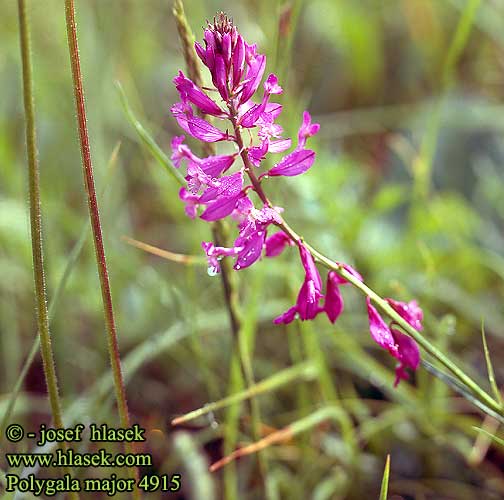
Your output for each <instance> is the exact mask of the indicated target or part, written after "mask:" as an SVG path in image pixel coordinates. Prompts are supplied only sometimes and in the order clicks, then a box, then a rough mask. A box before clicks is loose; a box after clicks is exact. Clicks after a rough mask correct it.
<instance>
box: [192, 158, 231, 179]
mask: <svg viewBox="0 0 504 500" xmlns="http://www.w3.org/2000/svg"><path fill="white" fill-rule="evenodd" d="M235 157H236V156H235V155H218V156H208V157H207V158H203V159H202V160H201V163H200V167H201V170H203V172H205V174H208V175H210V176H211V177H218V176H219V175H221V174H222V173H224V172H225V171H226V170H227V169H228V168H230V167H231V165H232V164H233V162H234V160H235Z"/></svg>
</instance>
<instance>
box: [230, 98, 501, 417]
mask: <svg viewBox="0 0 504 500" xmlns="http://www.w3.org/2000/svg"><path fill="white" fill-rule="evenodd" d="M230 111H231V122H232V124H233V127H234V134H235V137H236V142H237V145H238V148H239V149H240V151H241V157H242V160H243V163H244V166H245V172H247V174H248V176H249V178H250V181H251V183H252V185H253V187H254V190H255V192H256V193H257V195H258V196H259V198H261V200H262V201H263V203H264V204H265V205H267V206H268V207H271V206H272V204H271V202H270V201H269V199H268V197H267V196H266V194H265V192H264V190H263V188H262V185H261V180H260V179H257V177H256V175H255V173H254V170H253V168H254V167H253V165H252V164H251V162H250V160H249V158H248V153H247V151H246V150H245V149H244V147H243V139H242V137H241V131H240V127H239V125H237V116H236V110H234V109H233V108H230ZM263 178H266V177H263ZM275 224H276V225H277V226H278V227H279V228H280V229H282V230H283V231H284V232H285V233H286V234H287V235H288V236H289V237H290V238H291V240H292V241H293V242H295V243H296V244H298V245H299V244H300V243H303V245H304V246H305V247H306V248H307V249H308V251H309V252H310V253H311V254H312V256H313V258H314V259H315V260H316V261H318V262H320V263H321V264H322V265H323V266H324V267H326V268H328V269H330V270H332V271H335V272H336V273H338V274H339V275H340V276H342V277H343V278H345V279H346V280H347V281H348V282H350V283H351V284H352V285H354V286H355V287H356V288H358V289H359V290H360V291H361V292H362V293H363V294H364V295H366V296H367V297H369V298H371V299H372V300H373V301H374V302H375V303H376V305H377V306H378V307H379V308H380V309H381V310H382V311H383V312H384V313H386V314H387V315H388V316H389V317H390V318H391V319H392V320H394V322H396V323H397V324H399V325H400V326H401V327H402V328H403V329H404V330H405V331H406V332H407V333H408V334H409V335H410V336H411V337H412V338H413V339H414V340H415V341H416V342H417V343H418V344H419V345H420V346H421V347H422V348H423V349H424V350H425V351H426V352H428V353H429V354H430V355H431V356H433V357H434V358H436V359H437V360H438V361H439V362H440V363H441V364H442V365H444V366H445V367H446V368H447V369H448V370H449V371H450V372H451V373H452V374H453V375H454V376H455V377H456V378H457V379H458V380H459V381H460V382H462V383H463V384H464V385H466V386H467V387H468V388H469V389H470V390H471V391H472V392H473V393H474V394H475V395H476V396H477V397H478V398H479V399H480V401H482V402H484V403H485V404H486V405H487V406H488V407H489V408H491V409H492V410H494V411H496V412H497V413H499V414H500V415H504V412H503V408H502V407H501V405H500V404H499V402H497V401H495V400H494V399H493V398H492V397H491V396H490V395H489V394H488V393H487V392H485V391H484V390H483V389H482V388H481V387H480V386H479V385H478V384H477V383H476V382H475V381H474V380H473V379H472V378H471V377H469V376H468V375H467V374H466V373H465V372H464V371H463V370H461V369H460V368H459V367H458V366H457V365H456V364H455V363H453V361H451V360H450V359H449V358H448V357H447V356H445V355H444V354H443V353H442V352H441V351H440V350H439V349H438V348H437V347H436V346H435V345H433V344H431V343H430V342H429V341H428V340H427V339H426V338H425V337H424V336H423V335H422V334H420V333H419V332H418V331H417V330H415V329H414V328H413V327H412V326H411V325H410V324H409V323H408V322H407V321H406V320H405V319H404V318H402V317H401V316H400V315H399V314H398V313H397V312H396V311H395V310H394V309H393V308H392V307H391V306H390V305H389V304H388V303H387V301H386V300H384V299H383V298H382V297H380V296H379V295H378V294H377V293H376V292H374V291H373V290H371V288H369V287H368V286H367V285H366V284H365V283H363V282H362V281H360V280H359V279H358V278H356V277H355V276H353V275H352V274H351V273H350V272H348V271H347V270H346V269H344V268H343V267H342V266H340V265H339V264H338V263H336V262H334V261H333V260H331V259H329V258H328V257H326V256H325V255H323V254H322V253H320V252H319V251H318V250H316V249H315V248H313V247H312V246H311V245H310V244H308V243H307V242H306V241H304V240H303V238H302V237H301V236H300V235H299V234H297V233H296V231H294V229H292V228H291V227H290V225H289V224H288V223H287V222H286V221H285V219H283V218H282V221H281V222H277V223H275Z"/></svg>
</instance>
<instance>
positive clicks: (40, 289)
mask: <svg viewBox="0 0 504 500" xmlns="http://www.w3.org/2000/svg"><path fill="white" fill-rule="evenodd" d="M18 15H19V36H20V45H21V59H22V66H23V98H24V108H25V118H26V149H27V153H28V180H29V187H30V194H29V199H30V227H31V240H32V253H33V276H34V281H35V295H36V299H37V327H38V332H39V338H40V353H41V356H42V363H43V367H44V376H45V381H46V386H47V392H48V394H49V401H50V405H51V412H52V416H53V421H54V425H55V427H56V428H63V417H62V411H61V402H60V397H59V391H58V378H57V375H56V367H55V365H54V354H53V350H52V345H51V333H50V330H49V313H48V311H47V293H46V282H45V274H44V249H43V244H42V215H41V207H40V171H39V164H38V158H37V140H36V132H35V106H34V99H33V73H32V63H31V40H30V31H29V27H28V14H27V10H26V3H25V1H24V0H18ZM35 345H36V344H35ZM2 427H3V426H2ZM61 448H62V449H64V450H65V449H66V445H65V443H61ZM65 472H66V473H69V469H68V468H65ZM71 498H74V499H78V498H79V495H78V494H77V493H71Z"/></svg>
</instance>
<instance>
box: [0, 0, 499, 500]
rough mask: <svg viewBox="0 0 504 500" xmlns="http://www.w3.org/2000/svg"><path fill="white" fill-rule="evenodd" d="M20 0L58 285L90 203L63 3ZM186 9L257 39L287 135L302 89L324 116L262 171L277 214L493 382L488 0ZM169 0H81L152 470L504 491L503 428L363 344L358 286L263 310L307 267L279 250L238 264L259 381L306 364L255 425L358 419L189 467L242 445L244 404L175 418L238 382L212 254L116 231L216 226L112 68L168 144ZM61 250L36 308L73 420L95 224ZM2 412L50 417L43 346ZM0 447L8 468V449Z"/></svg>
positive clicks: (181, 237) (494, 64) (93, 399)
mask: <svg viewBox="0 0 504 500" xmlns="http://www.w3.org/2000/svg"><path fill="white" fill-rule="evenodd" d="M29 7H30V9H29V10H30V17H31V31H32V44H33V65H34V78H35V106H36V120H37V132H38V147H39V157H40V167H41V184H42V210H43V223H44V242H45V251H46V273H47V279H48V294H49V299H51V298H52V297H53V296H54V293H55V290H56V289H57V287H58V283H60V281H61V279H62V276H63V273H64V272H65V269H66V268H67V269H68V268H69V267H68V262H69V259H72V255H73V253H75V245H78V241H79V238H81V235H82V234H87V232H88V222H87V208H86V204H85V195H84V191H83V181H82V173H81V165H80V154H79V147H78V142H77V134H76V127H75V112H74V104H73V95H72V87H71V73H70V66H69V58H68V53H67V51H68V49H67V44H66V32H65V24H64V8H63V2H61V1H55V0H48V1H44V2H42V1H35V0H32V1H30V2H29ZM185 9H186V13H187V16H188V19H189V22H190V24H191V26H192V28H193V30H194V32H195V34H196V37H197V38H198V39H201V38H202V27H203V26H204V25H205V19H211V18H212V17H213V15H215V13H216V12H218V11H220V10H224V11H226V12H227V13H228V14H229V15H230V16H231V17H233V18H234V22H235V24H236V25H237V26H238V28H239V30H240V31H241V32H242V34H243V35H244V36H245V38H246V39H247V40H248V42H249V43H252V42H256V43H257V44H258V46H259V50H260V52H263V53H266V54H267V56H268V65H267V71H268V72H273V71H274V72H276V73H277V74H278V75H279V78H280V83H281V84H282V85H283V87H284V89H285V92H284V94H283V95H282V96H280V100H281V102H282V104H283V105H284V112H283V114H282V115H281V117H280V119H279V122H280V124H282V125H283V126H284V128H285V129H286V135H288V136H295V134H296V133H297V128H298V127H299V124H300V121H301V113H302V111H303V110H304V109H308V110H310V112H311V113H312V115H313V116H314V120H315V121H318V122H320V124H321V131H320V134H319V135H318V136H317V137H316V138H314V140H313V144H315V149H316V150H317V155H318V156H317V161H316V163H315V165H314V166H313V167H312V169H311V170H310V171H309V172H308V173H306V174H304V175H303V176H302V177H299V178H292V179H280V180H278V179H276V180H271V181H269V182H268V184H267V186H266V190H267V192H268V194H269V196H270V198H272V199H273V200H274V202H275V203H276V204H278V205H281V206H284V207H285V209H286V214H288V220H289V221H290V222H291V224H293V225H294V226H295V228H296V230H297V231H298V232H300V233H301V234H303V235H304V236H305V237H306V239H307V240H308V241H310V242H312V243H313V244H314V245H315V246H316V247H317V248H319V249H320V250H321V251H323V252H324V253H326V254H327V255H328V256H330V257H331V258H334V259H335V260H338V261H344V262H348V263H350V264H352V265H355V266H356V267H357V269H359V271H360V272H361V273H362V274H363V275H364V277H365V279H366V282H367V283H369V285H370V286H371V287H372V288H373V289H374V290H376V291H378V293H380V294H381V295H382V296H392V297H395V298H397V299H400V300H410V299H412V298H416V299H417V300H418V301H419V303H420V304H421V306H422V308H423V309H424V312H425V334H426V336H428V337H429V339H430V340H431V341H432V342H433V343H435V344H436V345H438V346H440V347H442V348H443V349H444V350H446V351H449V352H450V353H451V356H452V357H453V358H454V359H455V360H457V362H459V363H460V365H461V366H463V367H464V368H465V369H466V370H467V371H468V372H469V373H470V374H471V375H472V376H474V377H475V378H476V379H477V380H478V381H480V382H481V384H482V385H483V386H484V387H488V382H487V376H486V365H485V359H484V354H483V349H482V343H481V322H482V321H483V320H484V324H485V330H486V333H487V338H488V344H489V348H490V352H491V355H492V358H493V360H494V365H495V369H496V377H497V381H498V382H499V381H501V380H503V379H504V365H503V364H502V363H501V362H500V360H501V359H502V356H503V355H504V331H503V329H502V325H503V324H504V312H503V308H502V300H503V296H504V287H503V279H504V256H503V254H502V248H504V232H503V231H504V182H503V181H504V171H503V169H502V164H503V160H504V140H503V131H504V105H503V97H504V76H503V75H504V71H503V69H504V51H503V47H504V21H503V19H504V3H503V2H502V1H501V0H482V1H481V2H477V1H476V2H475V1H471V0H470V1H469V2H466V1H464V0H386V1H379V0H363V1H360V2H356V1H353V0H312V1H309V2H302V1H291V2H289V1H287V2H285V1H279V0H276V1H271V0H270V1H262V0H256V1H252V0H250V1H235V2H219V1H196V0H190V1H186V2H185ZM1 11H2V12H1V15H0V46H1V47H2V50H1V51H0V88H1V90H2V99H1V100H0V166H1V167H0V168H1V170H0V172H1V174H0V276H1V279H0V346H1V347H0V416H1V415H2V414H3V413H4V412H5V410H6V408H7V405H8V402H9V400H10V397H11V391H12V388H13V386H14V384H15V382H16V380H17V379H18V376H19V373H20V370H21V367H22V363H23V362H24V360H25V358H26V356H27V354H28V352H29V350H30V347H31V345H32V343H33V339H34V338H35V335H36V325H35V313H34V298H33V277H32V264H31V246H30V238H29V221H28V201H27V199H28V198H27V168H26V153H25V140H24V116H23V101H22V90H21V89H22V86H21V85H22V82H21V63H20V51H19V39H18V23H17V4H16V2H14V1H13V0H6V1H4V2H2V5H1ZM171 11H172V4H171V2H169V1H165V0H163V1H158V0H148V1H147V0H146V1H142V2H140V1H134V0H121V1H113V0H107V1H105V0H101V1H99V0H94V1H92V0H87V1H78V2H77V16H78V30H79V37H80V38H79V43H80V51H81V58H82V60H81V63H82V71H83V75H84V86H85V91H86V98H87V111H88V118H89V130H90V135H91V147H92V155H93V159H94V166H95V175H96V180H97V188H98V192H99V193H100V196H99V202H100V209H101V215H102V218H103V230H104V234H105V244H106V250H107V255H108V263H109V271H110V277H111V283H112V291H113V297H114V304H115V310H116V314H117V321H118V331H119V335H120V345H121V352H122V355H123V359H124V363H125V371H126V378H127V383H128V385H127V391H128V399H129V403H130V410H131V415H132V419H133V421H134V422H138V423H140V424H141V425H142V426H143V427H145V428H146V429H147V431H148V432H147V435H148V440H147V442H146V443H145V447H144V449H145V450H146V451H149V452H150V453H153V456H154V459H155V468H154V471H155V472H157V473H173V472H174V471H182V473H183V474H184V475H183V481H182V483H183V491H182V492H181V493H179V494H178V495H175V494H174V495H172V496H169V495H168V494H166V495H165V497H166V498H204V499H206V498H208V499H212V498H228V499H232V498H239V499H242V498H243V499H255V498H266V495H268V498H279V499H280V498H282V499H283V498H286V499H306V498H312V499H314V500H322V499H330V498H351V499H363V498H366V499H367V498H378V493H379V489H380V483H381V479H382V472H383V467H384V464H385V458H386V455H387V454H389V453H390V455H391V477H390V490H389V495H390V496H389V498H394V499H399V498H404V499H473V498H476V497H478V498H480V499H499V498H504V474H503V467H504V453H503V451H502V448H501V449H499V448H498V447H497V445H495V446H494V445H490V443H489V442H488V441H487V440H486V439H484V438H482V437H481V436H480V437H479V438H477V435H478V434H477V432H476V431H475V430H474V429H473V428H472V426H479V427H481V426H482V425H484V426H485V428H487V429H489V430H490V432H495V431H496V429H497V427H496V425H495V424H494V423H493V422H492V421H491V420H489V419H487V420H486V421H485V422H484V424H482V420H483V417H482V416H481V415H480V414H478V413H477V411H476V410H475V409H474V408H473V407H472V406H470V404H469V403H468V402H467V401H465V400H464V399H462V398H461V397H460V396H458V395H456V394H455V393H453V392H451V391H450V390H449V389H448V388H447V387H446V386H444V385H443V384H442V383H441V382H440V381H438V380H436V379H434V378H433V377H432V376H431V375H429V374H428V373H427V372H426V371H425V370H424V369H423V368H420V369H419V371H418V372H417V374H416V376H414V377H412V379H411V380H410V381H409V382H406V383H401V385H400V386H399V388H398V389H393V387H392V383H393V378H394V370H393V368H394V364H393V360H392V358H390V357H389V356H388V355H387V353H385V352H382V351H381V350H380V349H379V347H378V346H376V345H375V344H374V343H373V342H372V341H371V339H370V336H369V332H368V326H367V317H366V313H365V303H364V300H363V298H362V296H361V295H360V294H358V292H357V291H355V290H352V289H349V287H345V290H344V296H345V301H346V308H345V313H344V314H343V316H342V317H341V318H340V319H339V320H338V322H337V323H336V325H335V326H332V325H330V324H329V323H328V321H327V320H326V319H325V318H322V317H320V318H318V319H317V320H316V321H314V322H311V323H309V324H308V323H307V324H304V323H303V324H299V323H294V324H293V325H290V326H289V327H288V328H285V327H281V326H274V325H273V324H272V318H274V317H275V316H276V315H278V314H279V313H280V312H282V311H283V310H284V309H286V308H287V307H288V306H289V305H290V304H291V303H292V301H293V300H294V299H295V296H296V294H297V290H298V287H299V284H300V283H301V280H302V274H301V269H300V266H299V264H298V257H297V254H296V252H295V251H293V250H290V251H286V252H285V253H284V254H283V255H282V256H281V257H278V258H276V259H275V260H274V261H273V260H267V259H263V261H262V262H260V263H258V264H256V265H254V266H253V267H251V268H249V269H246V270H244V271H240V272H239V273H238V278H239V294H240V301H241V304H242V308H243V312H244V324H245V330H246V331H245V337H246V339H247V342H248V346H249V348H250V351H251V353H252V356H253V371H254V377H255V379H256V380H262V379H266V378H268V377H271V376H272V375H274V374H275V373H277V372H279V371H280V370H282V369H285V368H287V367H289V366H291V365H296V364H298V363H300V362H302V361H308V362H310V363H312V364H313V365H314V366H315V367H316V369H317V373H316V374H315V375H314V374H313V373H312V372H310V373H311V375H309V376H306V377H298V378H297V379H296V380H294V381H292V382H291V383H289V384H287V385H285V386H282V387H281V388H279V389H277V390H275V391H273V390H267V391H266V392H265V393H264V394H262V395H260V396H258V397H257V398H256V402H257V404H258V406H259V409H260V414H261V423H262V426H261V432H262V433H263V434H264V435H267V434H268V433H269V432H272V430H274V429H280V428H282V427H284V426H286V425H289V424H290V423H292V422H294V421H297V420H299V419H300V418H303V417H305V416H308V415H310V414H312V413H313V412H314V411H316V410H317V409H319V408H323V407H325V406H327V405H335V406H336V407H337V408H339V409H340V411H341V412H342V414H343V415H344V418H343V421H344V422H347V423H348V422H350V424H351V429H352V432H350V434H349V433H348V432H346V433H342V432H341V429H340V426H339V424H338V422H337V421H334V422H333V421H330V420H329V421H325V422H324V423H322V424H320V423H319V424H318V425H315V426H313V427H311V428H310V429H309V430H307V431H306V432H304V433H301V434H299V435H298V436H296V437H295V438H293V439H290V440H286V441H283V442H281V443H280V444H278V445H275V446H272V447H270V448H268V449H267V450H266V451H265V452H264V454H263V460H264V462H265V463H266V470H267V474H266V485H267V488H266V489H267V493H266V492H265V490H264V486H263V484H262V481H261V480H260V475H259V474H258V465H257V457H255V456H250V457H245V458H243V459H241V460H240V461H238V462H237V463H236V464H235V465H230V466H228V467H226V468H224V469H223V470H222V471H219V472H215V473H213V474H211V475H210V474H208V473H207V472H206V465H205V462H212V461H215V460H217V459H219V458H221V457H222V456H223V454H224V453H228V452H229V451H231V450H232V449H233V448H234V447H235V446H236V445H237V444H243V443H249V442H251V440H252V432H251V424H250V412H249V407H248V405H247V404H241V405H238V406H236V405H235V406H231V407H226V408H225V409H223V410H219V411H217V412H215V413H213V414H212V415H211V417H205V418H201V419H199V420H196V421H194V422H192V423H190V424H188V425H187V426H185V427H184V428H185V429H186V431H187V432H189V434H190V436H191V438H192V439H191V440H190V443H189V444H187V443H185V441H183V442H182V444H180V446H175V445H174V436H175V433H174V431H173V429H172V428H171V426H170V420H171V419H172V418H173V417H175V416H177V415H180V414H183V413H186V412H188V411H190V410H192V409H194V408H198V407H200V406H203V405H204V404H205V403H207V402H209V401H213V400H218V399H220V398H222V397H224V396H226V395H228V394H230V393H234V392H236V391H238V390H240V389H242V388H243V381H241V380H240V377H239V376H236V370H233V369H232V358H233V351H234V348H233V342H232V338H231V334H230V330H229V325H228V321H227V314H226V310H225V308H224V302H223V296H222V291H221V282H220V279H219V278H218V277H210V276H208V275H207V272H206V269H205V265H200V264H196V265H192V266H184V265H181V264H177V263H174V262H170V261H167V260H163V259H161V258H159V257H155V256H152V255H149V254H147V253H145V252H143V251H141V250H138V249H136V248H134V247H132V246H130V245H128V244H127V243H126V242H125V241H123V240H122V239H121V237H122V236H124V235H126V236H130V237H133V238H135V239H137V240H140V241H143V242H146V243H149V244H152V245H156V246H158V247H160V248H163V249H168V250H171V251H173V252H179V253H183V254H190V255H198V256H201V255H202V251H201V247H200V243H201V241H202V240H208V239H209V238H210V231H209V227H208V225H207V224H205V223H203V222H202V221H198V220H196V221H191V220H189V219H188V218H187V217H186V216H185V215H184V210H183V205H182V204H181V203H180V201H179V199H178V189H179V188H178V186H177V185H175V183H174V182H173V180H172V179H171V177H170V176H168V175H167V174H166V172H165V171H164V170H163V169H162V168H160V166H159V165H158V164H157V163H156V161H155V160H154V159H153V158H152V156H151V155H150V154H149V152H148V151H147V150H146V149H145V148H144V146H142V145H141V143H140V142H139V140H138V137H137V135H136V133H135V130H134V129H133V128H132V126H131V124H130V123H129V122H128V120H127V118H126V116H125V113H124V110H123V108H122V106H121V103H120V100H119V97H118V93H117V90H116V87H115V81H120V82H121V84H122V85H123V87H124V90H125V92H126V95H127V96H128V99H129V102H130V105H131V106H132V108H133V110H134V112H135V114H136V115H137V117H138V118H139V119H140V121H141V122H142V123H143V124H144V126H145V127H146V128H147V129H148V130H150V131H151V132H152V134H153V136H154V137H155V139H156V140H157V141H158V143H159V144H160V146H161V147H162V148H163V149H164V151H165V152H166V153H167V154H170V151H169V144H170V140H171V137H172V136H173V135H175V134H180V130H178V128H177V125H176V123H175V121H174V120H173V119H172V117H171V116H170V113H169V108H170V106H171V104H172V103H174V102H175V101H176V100H178V96H177V95H176V92H175V89H174V87H173V86H172V84H171V80H172V78H173V77H174V76H175V75H176V73H177V71H178V69H179V68H184V61H183V58H182V55H181V51H180V45H179V41H178V38H177V31H176V27H175V24H174V20H173V17H172V12H171ZM195 147H196V146H195ZM232 230H233V231H234V228H232ZM88 236H89V235H88ZM72 252H73V253H72ZM70 262H71V261H70ZM69 269H70V272H71V274H70V277H69V280H68V282H67V285H66V287H65V289H64V290H63V292H62V293H61V295H60V296H59V299H58V302H57V304H56V306H55V308H54V314H53V318H52V320H51V331H52V334H53V345H54V349H55V355H56V366H57V371H58V375H59V380H60V387H61V393H62V397H63V403H64V406H65V408H67V416H68V418H69V419H70V418H73V419H77V421H82V422H91V421H97V422H105V421H106V422H111V423H114V422H116V421H117V417H116V413H115V410H114V404H113V403H114V402H113V397H112V394H113V391H112V390H111V385H110V383H109V381H108V380H109V379H107V374H108V371H109V369H108V354H107V349H106V337H105V334H104V325H103V316H102V310H101V295H100V291H99V283H98V279H97V273H96V267H95V261H94V251H93V247H92V242H91V239H90V238H89V237H88V238H87V240H86V241H85V244H84V246H83V249H82V252H81V253H80V255H79V256H78V258H77V259H76V260H75V262H74V263H71V264H70V268H69ZM233 371H234V372H235V375H234V376H233V375H232V373H233ZM11 420H12V421H19V422H22V423H24V424H25V425H26V426H27V427H35V426H36V425H38V423H39V422H42V421H44V422H49V421H50V411H49V406H48V403H47V401H46V396H45V385H44V380H43V372H42V366H41V361H40V358H37V359H36V360H35V362H34V363H33V365H32V367H31V368H30V370H29V372H28V375H27V377H26V380H25V382H24V384H23V390H22V393H21V394H20V396H19V398H18V399H17V402H16V407H15V411H14V414H13V416H12V418H11ZM349 435H351V436H353V438H352V437H349ZM0 439H3V438H1V437H0ZM352 439H353V440H355V442H354V441H353V440H352ZM4 445H5V447H6V449H7V450H8V449H15V450H17V451H20V450H23V446H25V447H26V446H28V444H26V443H25V444H24V445H18V446H16V447H14V446H13V445H7V444H6V443H2V446H3V447H4ZM186 446H189V451H188V450H187V448H185V447H186ZM0 468H1V469H2V470H3V471H4V472H6V464H5V463H4V462H3V461H2V462H1V465H0ZM147 472H148V471H147ZM151 472H152V471H151ZM81 473H82V474H84V473H83V472H81ZM201 491H204V493H201ZM151 496H152V498H162V497H161V496H159V497H157V496H156V494H152V495H151ZM163 498H164V497H163Z"/></svg>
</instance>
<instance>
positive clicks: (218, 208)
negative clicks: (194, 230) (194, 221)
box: [200, 195, 240, 222]
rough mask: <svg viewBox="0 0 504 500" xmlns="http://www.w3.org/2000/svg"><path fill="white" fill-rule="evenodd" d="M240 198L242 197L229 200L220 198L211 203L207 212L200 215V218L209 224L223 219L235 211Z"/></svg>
mask: <svg viewBox="0 0 504 500" xmlns="http://www.w3.org/2000/svg"><path fill="white" fill-rule="evenodd" d="M239 196H240V195H238V196H232V197H229V198H218V199H217V200H215V201H213V202H212V203H209V204H208V205H207V208H206V210H205V211H204V212H203V213H202V214H201V215H200V218H201V219H203V220H206V221H207V222H213V221H216V220H219V219H223V218H224V217H226V216H228V215H229V214H230V213H231V212H232V211H233V210H234V209H235V206H236V202H237V201H238V198H239Z"/></svg>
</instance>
